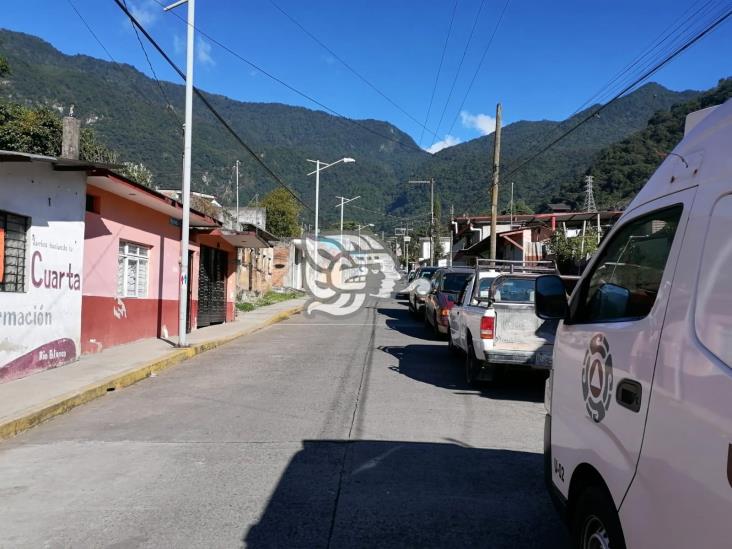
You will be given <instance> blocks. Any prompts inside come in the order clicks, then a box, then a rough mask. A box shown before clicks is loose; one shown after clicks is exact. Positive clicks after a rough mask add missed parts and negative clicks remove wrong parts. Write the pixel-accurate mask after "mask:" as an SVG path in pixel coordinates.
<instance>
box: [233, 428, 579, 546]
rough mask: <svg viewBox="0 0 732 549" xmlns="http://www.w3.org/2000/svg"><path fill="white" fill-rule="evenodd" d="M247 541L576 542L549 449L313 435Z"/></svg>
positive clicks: (391, 543)
mask: <svg viewBox="0 0 732 549" xmlns="http://www.w3.org/2000/svg"><path fill="white" fill-rule="evenodd" d="M243 541H244V542H245V544H246V546H247V547H254V548H264V547H266V548H270V547H288V548H289V547H309V548H310V547H328V546H329V547H348V548H351V547H387V548H388V547H491V548H501V547H510V548H511V549H516V548H524V547H542V548H553V547H556V548H560V547H566V546H567V538H566V533H565V531H564V527H563V526H562V524H561V522H560V520H559V518H558V516H557V515H556V513H555V512H554V510H553V508H552V506H551V502H550V499H549V496H548V494H547V492H546V489H545V487H544V484H543V478H542V456H541V455H539V454H533V453H527V452H516V451H510V450H486V449H477V448H466V447H464V446H460V445H458V444H436V443H414V442H401V441H337V440H312V441H304V442H303V448H302V450H300V451H299V452H298V453H297V454H296V455H295V456H294V458H293V459H292V461H291V462H290V463H289V465H288V467H287V469H286V470H285V472H284V474H283V475H282V477H281V478H280V481H279V483H278V485H277V487H276V488H275V490H274V493H273V495H272V497H271V499H270V501H269V503H268V505H267V508H266V509H265V511H264V514H263V515H262V517H261V519H260V521H259V522H258V523H257V524H255V525H254V526H252V527H251V528H250V529H249V531H248V532H246V533H245V534H244V539H243Z"/></svg>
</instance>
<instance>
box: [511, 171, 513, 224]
mask: <svg viewBox="0 0 732 549" xmlns="http://www.w3.org/2000/svg"><path fill="white" fill-rule="evenodd" d="M511 228H512V229H513V181H511Z"/></svg>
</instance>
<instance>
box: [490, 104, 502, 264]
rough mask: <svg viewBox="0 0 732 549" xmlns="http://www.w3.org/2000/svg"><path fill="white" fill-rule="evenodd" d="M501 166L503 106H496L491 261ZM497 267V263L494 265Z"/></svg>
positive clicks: (494, 239)
mask: <svg viewBox="0 0 732 549" xmlns="http://www.w3.org/2000/svg"><path fill="white" fill-rule="evenodd" d="M500 165H501V104H500V103H498V105H496V131H495V133H494V134H493V184H492V185H491V259H493V260H495V259H496V241H497V238H496V237H497V235H496V217H497V216H498V172H499V168H500ZM494 266H495V263H494Z"/></svg>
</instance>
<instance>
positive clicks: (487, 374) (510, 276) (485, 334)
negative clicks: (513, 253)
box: [448, 260, 557, 384]
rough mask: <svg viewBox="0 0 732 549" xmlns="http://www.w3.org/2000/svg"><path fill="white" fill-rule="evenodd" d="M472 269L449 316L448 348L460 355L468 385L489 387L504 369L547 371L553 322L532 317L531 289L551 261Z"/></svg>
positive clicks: (502, 263)
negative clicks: (472, 271) (482, 384)
mask: <svg viewBox="0 0 732 549" xmlns="http://www.w3.org/2000/svg"><path fill="white" fill-rule="evenodd" d="M492 264H493V266H491V267H490V268H485V267H484V268H481V266H480V265H478V266H477V267H476V269H475V274H474V275H473V277H472V278H471V279H470V281H469V282H468V284H467V286H466V288H465V290H464V291H463V293H462V294H461V295H460V296H459V300H458V302H457V303H456V304H455V305H454V306H453V307H452V309H451V310H450V313H449V334H448V340H449V346H450V348H451V350H459V351H461V352H462V353H463V354H464V355H465V379H466V381H467V382H468V383H471V384H472V383H475V382H477V381H492V380H493V379H494V378H495V377H496V374H499V373H500V372H501V371H502V370H504V369H505V368H520V367H528V368H534V369H543V370H548V369H549V368H550V367H551V362H552V345H553V344H554V331H555V329H556V324H557V323H556V321H545V320H541V319H540V318H539V317H538V316H536V313H535V311H534V285H535V281H536V278H537V277H538V276H540V274H541V273H547V272H556V268H555V267H554V263H553V262H551V261H535V262H531V263H524V262H520V261H500V260H498V261H494V262H492Z"/></svg>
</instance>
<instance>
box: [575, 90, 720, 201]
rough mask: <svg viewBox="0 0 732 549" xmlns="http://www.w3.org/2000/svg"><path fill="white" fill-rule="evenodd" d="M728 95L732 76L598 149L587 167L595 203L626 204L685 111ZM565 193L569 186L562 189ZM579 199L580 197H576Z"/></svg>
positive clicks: (678, 129) (669, 143)
mask: <svg viewBox="0 0 732 549" xmlns="http://www.w3.org/2000/svg"><path fill="white" fill-rule="evenodd" d="M730 97H732V78H727V79H724V80H720V82H719V85H718V86H717V87H716V88H713V89H711V90H709V91H707V92H704V93H703V94H701V95H699V96H697V97H695V98H694V99H692V100H691V101H686V102H684V103H680V104H678V105H674V106H673V107H671V109H670V110H666V111H659V112H657V113H656V114H655V115H654V116H653V117H652V118H651V119H650V120H649V122H648V126H646V128H644V129H643V130H641V131H639V132H637V133H634V134H633V135H631V136H630V137H628V138H626V139H623V140H622V141H620V142H619V143H615V144H614V145H611V146H610V147H607V148H606V149H604V150H602V151H601V152H600V153H599V154H598V155H597V157H596V159H595V160H594V162H593V163H592V165H591V166H590V167H589V169H588V170H587V173H589V174H592V175H593V176H594V177H595V198H596V200H597V202H598V206H606V207H618V206H620V207H622V206H625V205H627V204H628V203H629V202H630V201H631V200H632V199H633V197H634V196H635V194H636V193H637V192H638V191H639V190H640V188H641V187H642V186H643V184H644V183H645V182H646V181H647V180H648V178H649V177H650V176H651V174H652V173H653V172H654V171H655V170H656V168H657V167H658V165H659V164H660V163H661V162H662V161H663V159H664V158H665V157H666V156H667V154H668V153H669V152H670V151H671V150H673V148H674V147H675V146H676V145H677V144H678V142H679V141H681V138H682V137H683V136H684V123H685V121H686V115H687V114H689V113H690V112H694V111H697V110H699V109H704V108H706V107H710V106H712V105H720V104H722V103H724V102H725V101H727V100H728V99H729V98H730ZM565 191H566V193H565V194H569V190H568V189H566V190H565ZM577 198H578V199H581V198H580V197H577Z"/></svg>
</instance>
